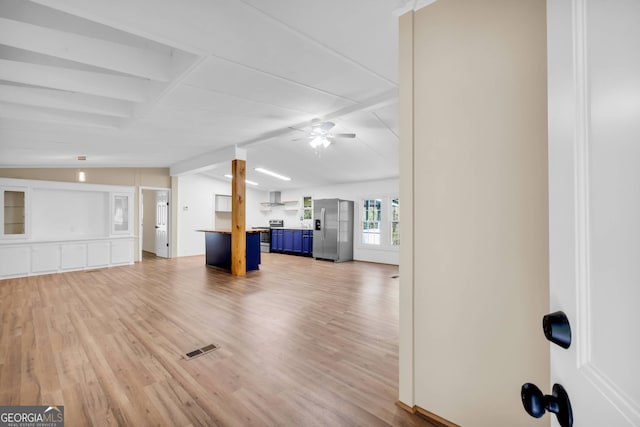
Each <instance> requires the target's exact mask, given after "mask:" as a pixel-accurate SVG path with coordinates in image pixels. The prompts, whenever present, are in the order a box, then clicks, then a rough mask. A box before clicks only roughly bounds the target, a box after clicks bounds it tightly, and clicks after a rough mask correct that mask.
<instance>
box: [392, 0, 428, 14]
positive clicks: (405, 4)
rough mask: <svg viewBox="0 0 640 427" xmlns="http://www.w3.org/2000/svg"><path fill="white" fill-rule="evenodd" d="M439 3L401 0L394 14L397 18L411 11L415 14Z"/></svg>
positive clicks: (423, 0) (425, 0) (422, 0)
mask: <svg viewBox="0 0 640 427" xmlns="http://www.w3.org/2000/svg"><path fill="white" fill-rule="evenodd" d="M437 1H438V0H400V1H399V2H398V7H397V8H396V9H394V11H393V14H394V15H396V16H400V15H404V14H405V13H407V12H409V11H414V12H415V11H417V10H419V9H422V8H423V7H425V6H429V5H430V4H432V3H435V2H437Z"/></svg>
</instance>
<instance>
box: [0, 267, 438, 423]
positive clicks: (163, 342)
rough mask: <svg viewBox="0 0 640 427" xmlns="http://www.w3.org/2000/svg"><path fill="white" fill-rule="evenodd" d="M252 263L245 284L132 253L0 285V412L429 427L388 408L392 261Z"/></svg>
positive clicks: (394, 289) (394, 288)
mask: <svg viewBox="0 0 640 427" xmlns="http://www.w3.org/2000/svg"><path fill="white" fill-rule="evenodd" d="M263 255H264V256H263V263H262V265H261V270H260V271H257V272H251V273H248V274H247V276H246V277H233V276H231V275H230V274H228V273H225V272H221V271H218V270H215V269H213V268H209V267H206V266H205V265H204V257H186V258H178V259H162V258H155V257H149V256H145V257H144V261H143V262H141V263H137V264H135V265H132V266H126V267H116V268H110V269H100V270H92V271H85V272H72V273H64V274H56V275H47V276H36V277H28V278H20V279H9V280H2V281H0V405H37V404H42V405H45V404H46V405H48V404H55V405H64V407H65V421H66V425H67V426H89V425H96V426H102V425H122V426H129V425H131V426H146V425H159V426H161V425H167V426H201V425H202V426H388V425H392V426H431V424H429V423H428V422H427V421H425V420H423V419H421V418H419V417H417V416H411V415H409V414H408V413H406V412H405V411H403V410H401V409H400V408H398V407H397V406H396V405H395V404H394V402H395V400H396V399H397V387H398V279H393V278H391V276H393V275H395V274H397V273H398V271H397V267H395V266H389V265H380V264H370V263H362V262H349V263H342V264H334V263H331V262H326V261H315V260H313V259H309V258H302V257H294V256H287V255H281V254H263ZM210 343H214V344H216V345H218V346H220V348H219V349H218V350H215V351H213V352H211V353H208V354H206V355H204V356H200V357H197V358H195V359H192V360H185V359H183V358H182V354H184V353H186V352H188V351H191V350H193V349H195V348H198V347H202V346H204V345H207V344H210Z"/></svg>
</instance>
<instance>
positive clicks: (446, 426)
mask: <svg viewBox="0 0 640 427" xmlns="http://www.w3.org/2000/svg"><path fill="white" fill-rule="evenodd" d="M396 405H397V406H398V407H400V408H402V409H404V410H405V411H407V412H408V413H410V414H413V415H416V414H417V415H418V416H420V417H422V418H425V419H426V420H427V421H429V422H431V423H432V424H435V425H437V426H438V427H460V426H459V425H458V424H455V423H452V422H451V421H449V420H447V419H445V418H442V417H441V416H439V415H436V414H434V413H433V412H429V411H427V410H426V409H424V408H421V407H419V406H418V405H414V406H409V405H407V404H405V403H402V402H401V401H399V400H398V401H397V402H396Z"/></svg>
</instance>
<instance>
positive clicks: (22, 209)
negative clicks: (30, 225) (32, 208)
mask: <svg viewBox="0 0 640 427" xmlns="http://www.w3.org/2000/svg"><path fill="white" fill-rule="evenodd" d="M1 195H2V197H1V200H2V207H3V209H2V236H4V237H7V238H11V237H24V236H26V234H27V191H26V189H21V188H12V187H5V188H2V190H1Z"/></svg>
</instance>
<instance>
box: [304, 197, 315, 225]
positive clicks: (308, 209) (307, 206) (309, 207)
mask: <svg viewBox="0 0 640 427" xmlns="http://www.w3.org/2000/svg"><path fill="white" fill-rule="evenodd" d="M302 219H303V220H304V219H313V204H312V201H311V196H304V197H303V198H302Z"/></svg>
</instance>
